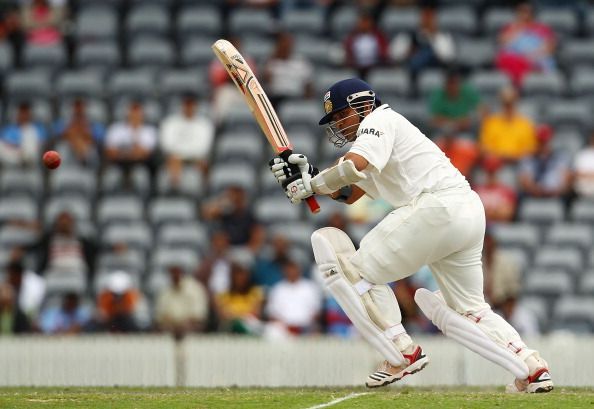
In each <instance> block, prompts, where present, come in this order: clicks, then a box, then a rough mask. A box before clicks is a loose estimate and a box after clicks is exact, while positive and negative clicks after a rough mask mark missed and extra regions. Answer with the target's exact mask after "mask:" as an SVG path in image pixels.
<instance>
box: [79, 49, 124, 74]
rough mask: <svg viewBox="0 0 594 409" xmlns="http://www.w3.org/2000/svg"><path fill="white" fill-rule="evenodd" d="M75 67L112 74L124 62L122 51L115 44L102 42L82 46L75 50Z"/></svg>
mask: <svg viewBox="0 0 594 409" xmlns="http://www.w3.org/2000/svg"><path fill="white" fill-rule="evenodd" d="M74 60H75V65H76V66H77V67H78V68H83V69H89V70H96V71H99V72H100V73H104V72H111V71H113V70H115V69H116V68H118V67H119V66H120V64H121V62H122V57H121V55H120V49H119V48H118V46H117V45H116V44H115V43H112V42H102V43H91V44H80V45H79V46H78V47H77V48H76V50H75V58H74Z"/></svg>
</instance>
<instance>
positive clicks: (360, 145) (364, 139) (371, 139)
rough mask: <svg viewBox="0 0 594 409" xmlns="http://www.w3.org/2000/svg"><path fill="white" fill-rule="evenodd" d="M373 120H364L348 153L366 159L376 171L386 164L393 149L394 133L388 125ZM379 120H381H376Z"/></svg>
mask: <svg viewBox="0 0 594 409" xmlns="http://www.w3.org/2000/svg"><path fill="white" fill-rule="evenodd" d="M374 119H375V118H366V120H364V121H363V122H362V123H361V126H360V127H359V129H358V130H357V134H358V135H359V136H358V137H357V140H356V141H355V143H354V144H353V147H352V148H351V150H350V152H351V153H355V154H357V155H360V156H362V157H364V158H365V159H367V161H368V162H369V163H370V164H372V165H373V167H374V168H376V169H377V170H378V171H380V172H381V171H382V169H383V168H384V167H385V166H386V164H387V163H388V160H389V159H390V156H391V154H392V149H394V139H395V132H393V131H392V130H391V129H390V127H389V126H388V124H386V123H381V122H380V121H379V120H374ZM378 119H381V118H378Z"/></svg>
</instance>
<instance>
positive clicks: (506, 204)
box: [474, 156, 518, 222]
mask: <svg viewBox="0 0 594 409" xmlns="http://www.w3.org/2000/svg"><path fill="white" fill-rule="evenodd" d="M502 166H503V162H502V161H501V159H498V158H497V157H493V156H487V157H485V158H484V159H483V162H482V168H483V170H484V171H485V173H486V181H485V183H484V184H479V185H478V186H475V187H474V190H475V192H476V193H477V194H478V195H479V197H480V198H481V201H482V202H483V206H484V207H485V215H486V218H487V222H510V221H511V220H512V219H513V218H514V216H515V214H516V207H517V204H518V198H517V194H516V192H515V191H514V189H512V188H511V187H510V186H507V185H505V184H504V183H502V182H501V181H500V180H499V178H498V171H499V170H500V169H501V167H502Z"/></svg>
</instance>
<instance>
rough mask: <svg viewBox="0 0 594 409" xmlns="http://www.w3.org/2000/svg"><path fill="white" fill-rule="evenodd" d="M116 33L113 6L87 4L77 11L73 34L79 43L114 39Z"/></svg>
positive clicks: (116, 25)
mask: <svg viewBox="0 0 594 409" xmlns="http://www.w3.org/2000/svg"><path fill="white" fill-rule="evenodd" d="M101 3H104V2H101ZM97 4H98V3H97ZM117 35H118V16H117V12H116V10H115V8H112V7H105V6H103V5H100V6H92V7H90V6H88V7H84V8H83V9H82V10H80V12H79V13H77V15H76V20H75V36H76V38H77V40H78V43H79V45H80V44H84V43H88V42H96V41H105V40H115V39H116V37H117Z"/></svg>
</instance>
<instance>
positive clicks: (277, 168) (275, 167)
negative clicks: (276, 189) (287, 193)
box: [268, 156, 293, 185]
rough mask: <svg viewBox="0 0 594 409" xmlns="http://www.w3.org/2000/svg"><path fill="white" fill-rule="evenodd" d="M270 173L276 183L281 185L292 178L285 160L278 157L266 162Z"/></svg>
mask: <svg viewBox="0 0 594 409" xmlns="http://www.w3.org/2000/svg"><path fill="white" fill-rule="evenodd" d="M268 166H269V167H270V171H271V172H272V174H273V175H274V177H275V178H276V181H277V182H278V183H279V184H280V185H282V184H283V182H284V181H285V180H287V179H288V178H290V177H291V176H293V174H292V172H291V168H290V166H289V164H288V163H287V162H285V160H284V159H283V158H281V157H279V156H276V157H274V158H272V159H271V160H270V162H268Z"/></svg>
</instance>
